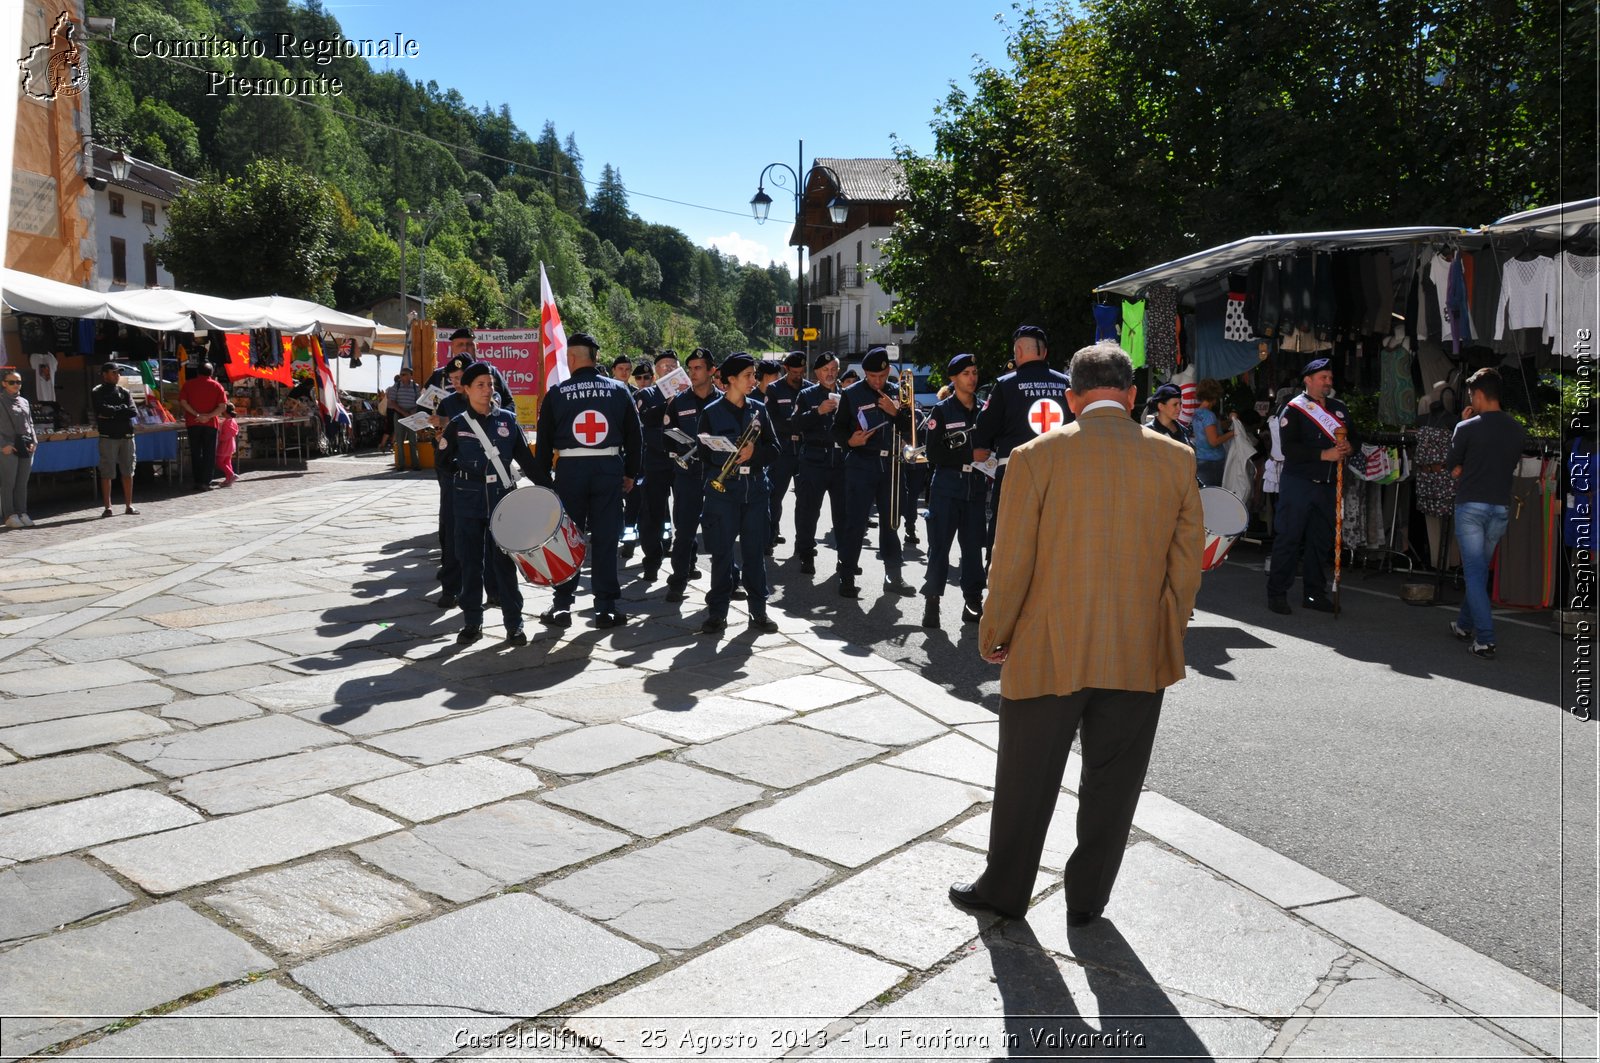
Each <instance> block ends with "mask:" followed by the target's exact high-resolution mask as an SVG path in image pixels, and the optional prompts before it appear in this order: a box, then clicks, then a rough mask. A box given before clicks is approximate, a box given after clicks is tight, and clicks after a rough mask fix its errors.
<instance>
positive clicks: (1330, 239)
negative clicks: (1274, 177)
mask: <svg viewBox="0 0 1600 1063" xmlns="http://www.w3.org/2000/svg"><path fill="white" fill-rule="evenodd" d="M1464 235H1466V230H1464V229H1458V228H1455V227H1453V226H1442V225H1419V226H1411V227H1408V228H1400V229H1350V230H1346V231H1341V232H1320V233H1286V234H1282V235H1267V236H1247V237H1245V238H1244V239H1243V240H1235V241H1234V242H1233V243H1231V244H1222V245H1221V246H1219V247H1213V248H1209V249H1207V250H1205V251H1196V252H1195V253H1194V254H1192V255H1185V256H1184V257H1182V258H1175V259H1173V260H1172V261H1171V262H1165V263H1162V264H1161V265H1159V266H1151V267H1150V268H1149V269H1143V270H1140V271H1139V272H1138V273H1130V274H1128V275H1127V276H1126V277H1118V278H1117V279H1116V280H1114V281H1107V282H1106V283H1104V284H1102V285H1100V286H1098V287H1097V288H1095V291H1096V292H1106V293H1111V294H1116V295H1124V296H1127V297H1129V298H1132V297H1134V296H1136V295H1138V294H1139V292H1141V291H1142V290H1144V289H1145V288H1148V287H1149V286H1150V285H1152V284H1171V285H1174V286H1175V287H1178V288H1188V287H1190V286H1192V285H1194V284H1196V283H1198V282H1200V281H1203V280H1209V279H1211V278H1213V277H1220V276H1222V275H1224V274H1227V273H1232V272H1236V271H1238V270H1240V269H1243V268H1245V267H1247V266H1249V265H1250V264H1251V263H1253V262H1257V261H1259V260H1261V259H1264V258H1271V257H1272V256H1273V255H1281V254H1286V253H1288V252H1290V251H1302V250H1310V251H1339V250H1345V249H1349V248H1359V247H1384V246H1388V245H1391V244H1401V243H1425V242H1428V241H1432V240H1446V239H1453V238H1456V237H1460V236H1464Z"/></svg>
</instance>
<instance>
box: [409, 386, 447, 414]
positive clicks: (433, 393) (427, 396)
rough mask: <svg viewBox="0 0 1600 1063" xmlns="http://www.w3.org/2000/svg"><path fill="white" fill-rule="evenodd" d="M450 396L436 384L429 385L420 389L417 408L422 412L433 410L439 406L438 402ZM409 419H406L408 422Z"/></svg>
mask: <svg viewBox="0 0 1600 1063" xmlns="http://www.w3.org/2000/svg"><path fill="white" fill-rule="evenodd" d="M448 394H450V393H449V392H448V391H446V390H445V389H444V388H441V387H440V386H439V385H437V384H429V385H428V386H427V387H425V388H423V389H422V394H420V395H418V396H417V407H418V409H423V410H434V409H437V408H438V406H439V400H440V399H443V398H444V397H445V396H446V395H448ZM410 419H411V418H409V417H408V418H406V420H407V421H409V420H410Z"/></svg>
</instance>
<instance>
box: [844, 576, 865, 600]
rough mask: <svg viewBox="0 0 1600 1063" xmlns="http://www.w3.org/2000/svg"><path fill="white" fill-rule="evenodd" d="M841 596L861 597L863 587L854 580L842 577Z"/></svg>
mask: <svg viewBox="0 0 1600 1063" xmlns="http://www.w3.org/2000/svg"><path fill="white" fill-rule="evenodd" d="M839 597H841V598H859V597H861V588H859V587H857V586H856V585H855V581H854V580H848V579H842V580H840V581H839Z"/></svg>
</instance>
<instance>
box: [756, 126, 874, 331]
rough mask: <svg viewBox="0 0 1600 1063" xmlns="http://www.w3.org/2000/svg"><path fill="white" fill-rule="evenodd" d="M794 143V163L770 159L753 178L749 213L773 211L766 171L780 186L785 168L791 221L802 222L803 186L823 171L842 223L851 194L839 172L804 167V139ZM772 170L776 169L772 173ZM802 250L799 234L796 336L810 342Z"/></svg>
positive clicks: (762, 217) (832, 208) (831, 208)
mask: <svg viewBox="0 0 1600 1063" xmlns="http://www.w3.org/2000/svg"><path fill="white" fill-rule="evenodd" d="M797 144H798V146H797V147H796V149H795V163H796V165H795V166H790V165H789V164H788V163H786V162H771V163H768V164H767V166H766V169H764V170H762V171H761V176H760V177H758V178H756V194H755V195H754V196H751V197H750V213H751V215H752V216H753V217H754V218H755V219H756V224H757V225H763V224H765V223H766V220H767V215H768V214H770V213H771V212H772V197H771V196H769V195H767V188H766V183H767V175H768V174H771V175H772V184H773V186H774V187H776V188H782V187H784V184H783V175H784V173H785V172H787V173H788V175H789V180H790V181H792V182H793V183H794V221H795V224H796V225H802V224H803V220H804V219H803V216H802V213H801V208H802V207H803V206H804V203H805V194H806V186H807V185H809V184H810V183H811V175H812V174H814V173H823V174H826V175H827V176H828V177H829V178H830V179H831V180H832V181H833V188H834V196H833V198H832V199H830V200H829V201H828V217H829V219H830V220H831V221H832V222H833V224H835V225H843V224H844V223H845V220H846V219H847V218H849V216H850V197H849V196H847V195H845V194H844V184H843V182H841V181H840V180H839V175H838V174H837V173H835V172H834V170H833V168H832V167H830V166H824V165H822V164H821V163H817V164H816V165H814V166H812V167H811V169H809V170H805V169H804V168H805V164H806V158H805V151H806V145H805V141H803V140H802V141H798V142H797ZM774 170H776V171H778V172H776V173H774V172H773V171H774ZM802 170H804V172H805V176H804V177H802V176H800V174H801V171H802ZM802 237H803V233H802ZM805 252H806V245H805V240H804V239H803V238H802V239H801V240H800V241H799V242H797V243H796V244H795V249H794V259H795V262H794V282H795V301H796V302H798V303H799V304H800V306H799V309H800V313H799V314H797V315H796V320H797V321H799V323H800V324H799V326H798V327H799V329H800V332H798V333H797V337H801V344H802V345H806V344H809V342H810V341H808V340H805V339H804V338H803V337H804V335H805V332H804V330H805V329H808V328H810V327H811V306H810V304H808V303H807V302H806V266H805ZM806 350H807V352H808V353H809V350H810V348H809V346H807V347H806Z"/></svg>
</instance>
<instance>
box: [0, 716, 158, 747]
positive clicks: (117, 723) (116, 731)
mask: <svg viewBox="0 0 1600 1063" xmlns="http://www.w3.org/2000/svg"><path fill="white" fill-rule="evenodd" d="M171 731H172V725H171V724H169V723H167V722H166V721H165V720H162V719H161V718H160V717H158V716H154V715H152V714H150V713H148V712H140V711H139V710H137V709H128V710H126V711H124V712H106V713H100V714H99V715H96V716H73V717H71V718H69V719H65V720H46V721H45V722H44V723H29V724H24V725H23V726H21V727H7V728H5V729H4V730H0V745H3V746H5V747H6V748H7V749H10V750H11V751H12V752H13V753H16V754H17V755H18V756H22V757H45V756H49V755H50V754H51V753H64V752H67V751H68V750H73V749H88V748H90V747H92V746H107V745H111V744H112V743H113V742H126V741H128V740H130V739H134V738H149V737H150V736H152V735H163V734H168V733H170V732H171Z"/></svg>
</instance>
